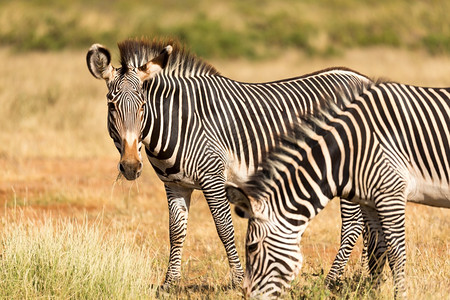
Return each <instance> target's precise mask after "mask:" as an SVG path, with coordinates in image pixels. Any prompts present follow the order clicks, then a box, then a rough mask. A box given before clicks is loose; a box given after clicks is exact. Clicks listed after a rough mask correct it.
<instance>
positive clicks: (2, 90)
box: [0, 0, 450, 299]
mask: <svg viewBox="0 0 450 300" xmlns="http://www.w3.org/2000/svg"><path fill="white" fill-rule="evenodd" d="M449 12H450V1H448V0H422V1H409V0H377V1H373V0H369V1H358V0H303V1H296V0H276V1H269V0H258V1H256V0H246V1H242V0H229V1H207V0H184V1H181V0H180V1H176V0H164V1H163V0H151V1H150V0H147V1H140V0H99V1H92V0H72V1H59V0H11V1H6V0H0V61H1V64H2V72H0V215H2V214H3V215H4V216H7V215H9V214H10V213H11V210H14V212H15V209H16V208H17V207H19V208H20V210H21V213H22V214H24V215H26V217H27V218H31V219H43V218H44V217H45V216H48V213H50V214H52V215H53V216H54V217H56V218H59V217H61V218H63V217H69V218H73V219H85V218H86V216H88V217H89V218H93V219H96V218H98V216H99V214H101V216H102V217H101V218H102V220H105V223H106V224H108V228H107V229H105V231H112V232H114V229H116V228H118V227H120V228H122V229H123V230H125V232H130V233H131V234H133V241H134V242H135V243H136V245H139V246H142V245H146V246H147V247H150V248H151V249H154V252H155V253H157V258H158V263H157V264H156V266H157V267H156V268H157V270H158V272H157V274H156V275H152V276H155V277H152V278H153V279H152V280H153V281H154V282H160V281H161V280H162V279H161V278H162V276H163V275H164V272H165V267H166V263H167V255H168V227H167V224H168V213H167V202H166V200H165V193H164V190H163V185H162V183H161V182H160V181H159V180H158V179H157V178H156V176H155V174H154V173H153V170H152V169H151V166H150V165H149V164H148V162H147V161H146V160H145V159H144V164H145V167H144V173H143V174H142V176H141V178H140V179H139V180H137V181H136V182H134V183H130V182H126V181H124V180H117V175H118V171H117V167H116V166H117V163H118V159H119V154H118V153H117V150H116V149H115V147H114V145H113V142H112V140H111V139H110V138H109V136H108V133H107V129H106V114H107V106H106V97H105V95H106V92H107V89H106V86H105V83H104V82H103V81H99V80H96V79H94V78H93V77H92V76H91V74H90V73H89V71H88V69H87V67H86V61H85V57H86V53H87V50H88V49H89V47H90V45H91V44H93V43H101V44H103V45H105V46H106V47H108V48H109V49H110V50H111V52H112V55H113V64H116V65H117V64H118V59H119V58H118V50H117V47H116V44H117V42H119V41H121V40H123V39H126V38H129V37H143V36H144V37H148V38H150V39H152V38H154V37H172V38H176V39H179V40H180V41H181V42H182V43H184V44H186V45H187V46H188V48H190V49H191V51H192V52H193V53H195V54H197V55H198V56H200V57H202V58H204V59H205V60H207V61H208V62H210V63H211V64H212V65H214V66H215V67H216V68H217V69H218V70H219V71H220V72H221V74H222V75H223V76H226V77H229V78H232V79H235V80H239V81H248V82H261V81H272V80H278V79H282V78H287V77H292V76H297V75H303V74H306V73H310V72H314V71H317V70H319V69H323V68H328V67H332V66H345V67H349V68H352V69H355V70H356V71H359V72H361V73H363V74H365V75H368V76H369V77H372V78H380V77H381V78H386V79H389V80H394V81H397V82H402V83H409V84H416V85H423V86H450V18H449V15H448V14H449ZM408 209H409V210H410V212H409V214H408V216H410V217H409V219H408V220H407V222H408V223H407V226H409V227H407V230H408V231H409V236H413V238H411V239H410V241H411V243H413V244H412V245H413V246H411V247H410V249H413V248H414V249H415V247H416V246H417V247H420V245H426V249H428V250H423V251H422V250H420V251H421V252H419V253H416V252H409V254H408V255H410V256H411V255H413V256H414V255H416V254H417V255H418V256H417V257H419V256H420V257H424V259H423V260H420V261H417V262H414V263H415V264H414V265H409V267H408V270H409V271H408V272H410V274H409V275H415V276H416V277H415V279H414V281H411V282H409V283H408V284H409V285H410V287H409V288H410V289H411V285H412V286H413V290H414V291H415V292H416V294H422V295H429V297H431V298H444V297H446V296H447V297H448V294H449V293H450V290H449V286H450V282H449V280H450V279H449V278H450V265H449V263H448V261H447V260H446V257H448V255H449V254H450V252H449V251H450V250H449V249H450V247H449V242H448V236H449V234H450V232H449V230H450V229H449V228H450V226H449V225H450V223H449V222H450V215H449V212H448V210H442V209H436V208H428V207H423V206H422V207H419V206H414V205H408ZM191 210H192V212H191V216H190V221H189V229H188V238H187V241H186V247H185V252H184V256H183V266H182V268H183V270H184V271H183V272H184V273H183V276H186V277H183V280H185V281H183V282H184V283H186V284H188V283H192V282H194V283H205V282H206V284H216V283H217V284H223V282H224V278H225V277H226V276H227V274H228V267H227V263H226V259H225V258H224V251H223V249H222V246H221V245H220V241H219V239H218V237H217V234H216V232H215V228H214V225H213V222H212V219H211V216H210V213H209V210H208V207H207V205H206V204H205V201H204V200H203V198H202V195H201V194H200V193H196V194H195V195H194V199H193V204H192V209H191ZM339 219H340V218H339V205H338V203H336V201H334V202H333V203H332V204H330V206H329V208H328V207H327V209H326V210H325V211H324V212H323V213H322V214H321V215H319V216H318V217H317V219H316V220H315V221H314V222H313V224H311V226H310V228H309V229H308V230H307V231H306V232H305V236H304V251H305V253H306V254H305V255H306V258H305V261H306V262H308V263H309V265H308V263H307V265H306V266H305V269H304V270H305V272H309V274H316V273H317V272H319V273H320V270H322V271H321V272H322V273H323V272H324V270H325V274H326V272H327V270H328V269H327V268H329V266H330V264H331V262H332V259H333V257H334V255H335V253H336V250H337V246H338V241H339V229H340V222H339ZM417 220H422V223H420V224H419V223H417ZM233 221H234V223H235V225H236V236H237V238H236V239H237V245H238V249H239V253H240V254H243V253H244V251H243V239H244V238H243V237H244V234H245V229H246V225H245V221H243V220H239V219H237V218H236V217H235V216H234V215H233ZM27 222H28V221H27ZM22 223H23V222H22ZM11 224H12V225H14V224H15V223H14V222H12V223H11V222H9V221H5V218H2V222H1V228H2V229H5V228H6V229H7V228H8V226H10V227H12V225H11ZM111 224H112V225H111ZM408 224H411V226H410V225H408ZM412 224H414V226H412ZM430 224H432V228H430V227H429V225H430ZM423 231H427V235H426V237H424V236H423ZM152 247H153V248H152ZM417 249H423V248H417ZM358 251H360V244H358V247H357V249H356V252H357V255H355V256H354V260H353V263H352V262H351V265H353V266H354V267H355V266H356V267H355V268H357V263H356V262H357V259H358V257H359V256H358V253H359V252H358ZM410 251H412V250H410ZM427 251H428V252H427ZM436 253H440V254H442V255H439V256H440V257H442V260H437V261H435V260H434V258H435V254H436ZM410 256H409V257H410ZM430 261H432V262H433V263H434V264H433V263H431V264H430ZM0 262H1V260H0ZM430 265H431V266H430ZM211 266H213V267H212V268H211ZM308 268H309V269H308ZM427 268H428V269H427ZM318 270H319V271H318ZM422 270H427V271H423V272H422ZM0 276H1V272H0ZM310 276H312V275H310ZM411 277H412V276H411ZM155 278H156V279H155ZM205 278H206V279H205ZM0 279H1V278H0ZM16 279H17V278H16ZM16 279H14V280H16ZM226 280H228V279H226ZM226 280H225V281H226ZM16 281H17V280H16ZM2 282H3V283H5V284H4V285H1V284H2ZM318 282H321V281H320V280H316V282H315V283H314V281H313V286H314V284H317V283H318ZM303 284H304V283H302V285H303ZM7 286H12V285H11V284H10V282H9V281H6V280H3V281H2V280H0V290H2V291H4V288H5V287H7ZM56 290H57V289H56ZM350 290H354V288H350ZM387 290H388V291H392V289H391V287H390V288H388V289H387ZM436 291H440V292H439V293H441V294H440V295H437V294H436ZM15 292H17V290H14V289H13V290H12V292H11V295H14V293H15ZM28 292H29V291H26V293H24V294H23V295H29V294H27V293H28ZM321 292H322V291H321ZM321 292H320V293H321ZM298 293H300V295H302V296H303V297H305V294H304V293H305V291H304V290H301V291H300V292H298ZM427 293H429V294H427ZM18 295H20V294H18ZM38 295H40V296H43V295H44V297H46V296H45V295H47V296H48V295H53V294H51V293H50V294H45V293H44V292H42V293H41V294H38ZM226 295H228V296H226V298H227V299H229V294H226ZM233 295H235V294H233ZM313 295H314V294H313ZM320 295H322V294H320ZM361 295H362V294H356V296H355V298H361V297H362V296H361ZM364 295H365V294H364ZM386 295H387V296H386V298H387V299H388V298H389V297H390V295H391V294H390V292H388V293H387V294H386ZM91 296H92V295H91ZM347 296H348V295H347ZM61 297H63V298H65V296H61ZM311 297H312V296H311ZM315 297H317V294H315ZM338 297H339V295H338ZM424 297H425V296H424ZM94 298H95V297H94ZM125 298H126V297H125ZM347 298H348V297H347ZM350 298H352V297H350ZM362 298H364V297H362ZM425 298H426V297H425Z"/></svg>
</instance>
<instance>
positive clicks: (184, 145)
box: [86, 39, 371, 287]
mask: <svg viewBox="0 0 450 300" xmlns="http://www.w3.org/2000/svg"><path fill="white" fill-rule="evenodd" d="M118 47H119V51H120V57H121V66H120V67H118V68H115V67H113V66H112V65H111V55H110V52H109V51H108V50H107V49H106V48H105V47H103V46H101V45H99V44H94V45H92V47H91V48H90V50H89V51H88V53H87V57H86V60H87V65H88V68H89V70H90V72H91V73H92V75H93V76H94V77H96V78H98V79H104V80H105V81H106V85H107V88H108V94H107V99H108V130H109V134H110V136H111V138H112V139H113V140H114V143H115V146H116V147H117V149H118V151H119V153H120V155H121V158H120V162H119V166H118V168H119V170H120V172H121V173H122V174H123V176H124V177H125V178H126V179H128V180H134V179H136V178H138V177H139V175H140V173H141V170H142V158H141V154H140V149H141V146H142V144H143V145H144V146H145V152H146V154H147V157H148V159H149V161H150V163H151V165H152V166H153V168H154V170H155V172H156V173H157V175H158V177H159V178H160V179H161V180H162V181H163V182H164V185H165V190H166V194H167V200H168V206H169V231H170V234H169V236H170V257H169V266H168V271H167V274H166V277H165V281H164V286H165V287H168V286H170V284H171V283H172V282H174V281H177V280H178V279H179V278H180V268H181V251H182V247H183V243H184V240H185V237H186V226H187V220H188V212H189V206H190V197H191V193H192V191H193V189H201V190H202V191H203V194H204V196H205V198H206V201H207V203H208V205H209V208H210V211H211V214H212V216H213V219H214V222H215V225H216V229H217V232H218V235H219V237H220V239H221V241H222V243H223V245H224V247H225V250H226V253H227V256H228V261H229V264H230V267H231V272H232V284H233V285H235V286H236V285H238V284H239V283H240V282H241V281H242V278H243V275H244V272H243V270H242V267H241V264H240V261H239V257H238V254H237V251H236V247H235V243H234V229H233V224H232V220H231V213H230V206H229V203H228V200H227V198H226V193H225V182H230V183H238V182H241V181H243V180H245V179H246V178H247V177H248V176H249V175H250V174H252V173H253V172H254V171H255V170H256V168H257V166H258V163H259V162H260V161H261V159H262V157H263V156H264V155H265V153H266V152H267V151H268V150H270V149H271V148H273V147H274V145H275V144H276V136H278V135H279V134H281V133H284V132H287V131H288V130H289V128H290V126H291V125H290V124H292V122H294V121H295V120H296V119H297V118H298V117H299V116H302V115H304V114H305V113H308V112H310V111H311V109H312V108H313V106H315V105H317V103H318V99H320V98H322V97H331V98H332V99H335V100H336V101H337V99H338V94H337V92H340V91H341V90H343V91H344V93H345V94H348V95H353V93H355V92H356V93H361V92H362V90H363V89H364V86H366V85H368V84H370V83H371V81H370V80H369V79H368V78H367V77H365V76H363V75H360V74H358V73H355V72H353V71H351V70H347V69H339V68H337V69H329V70H324V71H321V72H317V73H313V74H310V75H307V76H302V77H297V78H292V79H286V80H281V81H275V82H270V83H242V82H237V81H234V80H231V79H228V78H226V77H224V76H221V75H220V74H219V73H218V71H217V70H216V69H215V68H214V67H212V66H211V65H209V64H207V63H205V62H203V61H202V60H200V59H198V58H196V57H195V56H194V55H192V54H191V53H189V52H188V51H187V50H186V49H185V48H184V47H182V46H180V45H179V44H178V43H177V42H174V41H153V42H151V41H148V40H145V39H142V40H133V39H129V40H125V41H123V42H121V43H119V44H118Z"/></svg>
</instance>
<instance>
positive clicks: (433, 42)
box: [0, 0, 450, 58]
mask: <svg viewBox="0 0 450 300" xmlns="http://www.w3.org/2000/svg"><path fill="white" fill-rule="evenodd" d="M0 11H1V13H0V17H1V21H0V25H1V26H0V42H1V43H2V45H12V46H14V47H15V48H16V49H17V50H20V51H29V50H60V49H64V48H83V49H86V48H88V47H89V45H90V44H92V43H94V42H101V43H103V44H105V45H107V46H109V47H112V46H113V45H115V44H116V43H117V42H118V41H119V40H122V39H124V38H127V37H136V36H137V37H139V36H149V37H154V36H171V37H176V38H179V39H181V40H182V41H183V42H185V43H187V44H188V45H189V46H190V47H191V48H192V50H193V51H194V52H195V53H197V54H199V55H201V56H203V57H221V58H234V57H246V58H267V57H270V56H275V55H279V53H280V51H282V50H283V49H285V48H286V47H287V48H293V49H298V50H300V51H303V52H305V53H308V54H313V55H330V54H335V53H339V52H341V51H343V50H344V49H347V48H349V47H370V46H376V45H384V46H390V47H402V48H408V49H423V50H426V51H428V52H429V53H432V54H449V53H450V40H449V38H448V37H449V36H450V23H449V21H448V16H447V12H448V11H450V3H449V1H445V0H431V1H426V2H425V1H413V2H411V1H406V0H396V1H390V0H382V1H375V2H374V1H369V2H367V1H357V0H339V1H331V0H319V1H311V0H310V1H294V0H282V1H276V2H273V1H268V0H265V1H255V0H252V1H238V0H233V1H226V2H223V1H222V2H211V1H206V0H203V1H194V0H187V1H175V0H171V1H162V0H156V1H142V0H132V1H125V0H118V1H107V0H100V1H95V2H92V1H87V0H78V1H69V2H64V1H55V0H47V1H44V0H31V1H30V0H16V1H2V2H1V3H0Z"/></svg>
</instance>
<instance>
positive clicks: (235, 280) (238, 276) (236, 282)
mask: <svg viewBox="0 0 450 300" xmlns="http://www.w3.org/2000/svg"><path fill="white" fill-rule="evenodd" d="M243 280H244V271H243V270H242V269H241V270H235V272H233V273H232V277H231V288H232V289H237V288H241V287H242V281H243Z"/></svg>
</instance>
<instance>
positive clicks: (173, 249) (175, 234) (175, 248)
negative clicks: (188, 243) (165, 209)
mask: <svg viewBox="0 0 450 300" xmlns="http://www.w3.org/2000/svg"><path fill="white" fill-rule="evenodd" d="M165 188H166V194H167V200H168V202H169V237H170V256H169V266H168V268H167V273H166V279H165V280H164V286H163V287H164V288H166V289H167V288H169V287H170V286H171V285H173V284H174V283H176V282H177V281H179V280H180V278H181V252H182V250H183V243H184V240H185V238H186V229H187V221H188V213H189V205H190V201H191V194H192V189H187V188H182V187H179V186H177V185H169V184H166V185H165Z"/></svg>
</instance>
